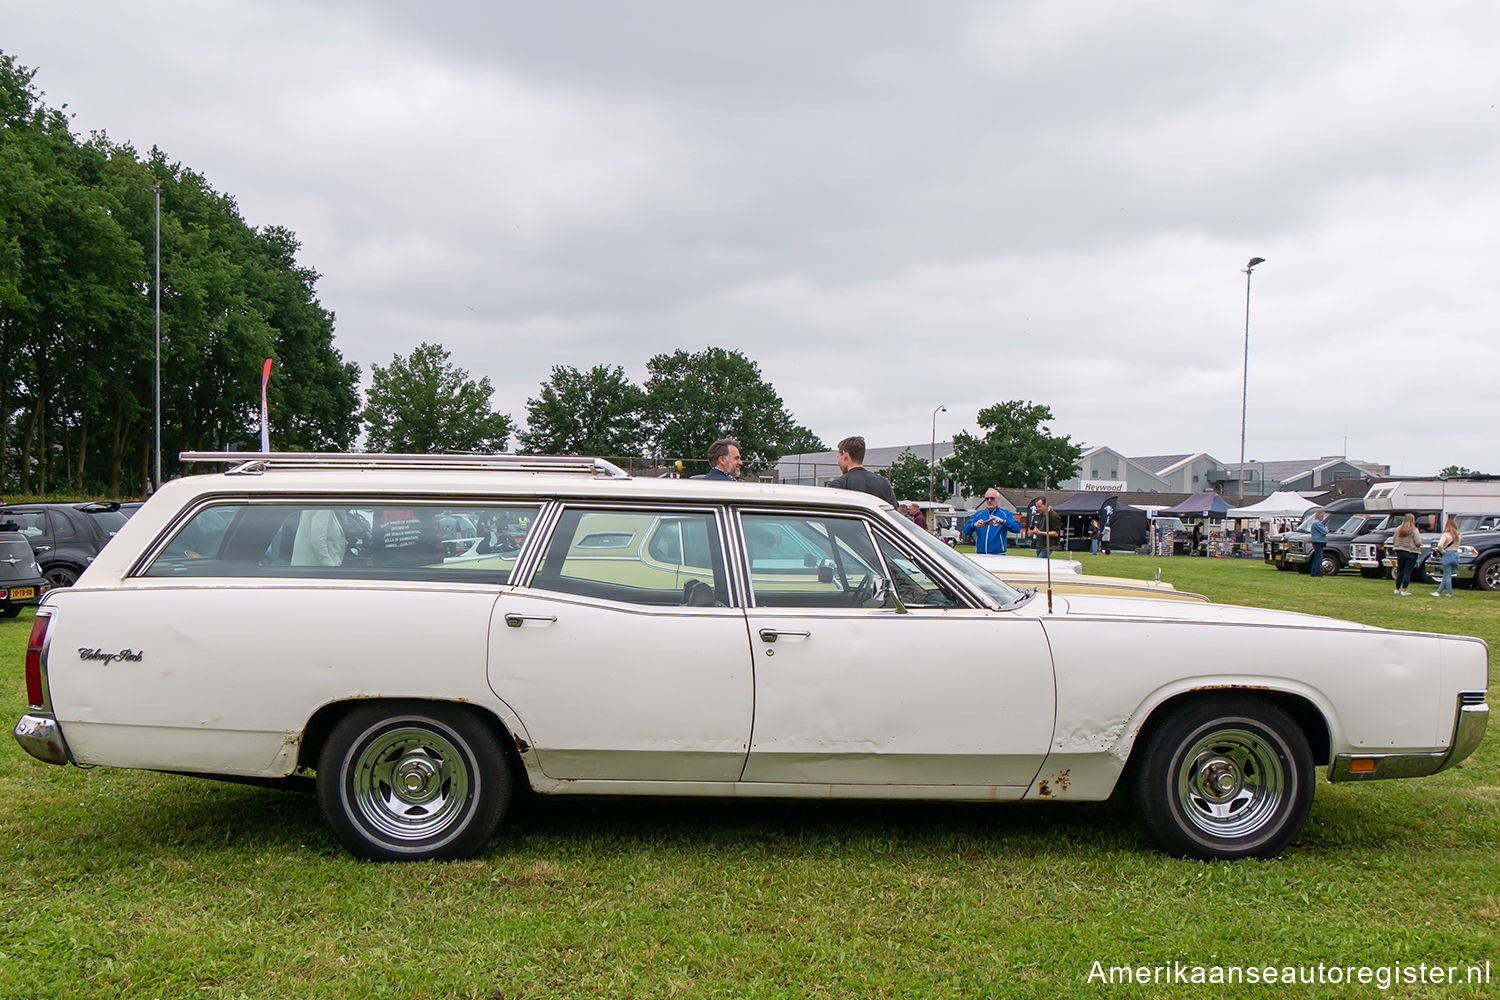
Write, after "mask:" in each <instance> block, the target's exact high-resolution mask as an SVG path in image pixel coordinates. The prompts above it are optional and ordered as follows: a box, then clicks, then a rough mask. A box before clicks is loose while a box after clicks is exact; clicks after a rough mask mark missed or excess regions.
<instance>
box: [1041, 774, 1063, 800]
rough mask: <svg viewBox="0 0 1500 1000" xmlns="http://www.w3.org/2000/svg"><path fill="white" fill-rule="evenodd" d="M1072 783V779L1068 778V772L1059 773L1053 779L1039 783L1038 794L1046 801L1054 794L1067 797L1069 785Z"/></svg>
mask: <svg viewBox="0 0 1500 1000" xmlns="http://www.w3.org/2000/svg"><path fill="white" fill-rule="evenodd" d="M1070 783H1071V779H1070V778H1069V776H1068V772H1067V771H1066V770H1063V771H1059V772H1058V773H1057V774H1055V775H1053V776H1052V777H1050V778H1043V779H1042V780H1041V781H1039V782H1037V786H1036V793H1037V795H1038V796H1040V797H1041V798H1044V799H1049V798H1051V797H1052V796H1053V794H1054V793H1055V794H1057V795H1066V794H1068V785H1069V784H1070Z"/></svg>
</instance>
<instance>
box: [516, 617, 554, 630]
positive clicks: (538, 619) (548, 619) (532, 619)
mask: <svg viewBox="0 0 1500 1000" xmlns="http://www.w3.org/2000/svg"><path fill="white" fill-rule="evenodd" d="M555 621H557V616H556V615H517V614H507V615H506V616H505V624H507V625H509V626H510V627H511V628H520V627H521V626H522V625H525V624H526V623H527V622H541V623H542V624H543V625H551V624H552V623H553V622H555Z"/></svg>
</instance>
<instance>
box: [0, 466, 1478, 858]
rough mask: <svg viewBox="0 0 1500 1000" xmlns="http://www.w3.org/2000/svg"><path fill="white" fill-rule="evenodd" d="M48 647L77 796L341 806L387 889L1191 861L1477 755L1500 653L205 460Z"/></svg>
mask: <svg viewBox="0 0 1500 1000" xmlns="http://www.w3.org/2000/svg"><path fill="white" fill-rule="evenodd" d="M184 457H187V458H191V459H193V460H197V461H208V460H214V461H220V462H228V461H233V462H237V463H240V464H238V465H236V466H235V467H233V468H231V469H230V470H229V471H228V472H225V473H223V474H220V475H208V476H194V477H189V478H185V479H179V480H177V481H175V482H171V483H168V484H166V485H164V486H163V487H162V488H161V489H160V490H159V491H158V492H157V494H156V495H155V496H154V497H152V498H151V500H150V501H149V502H147V503H146V505H145V506H144V508H142V510H141V511H140V513H138V514H137V515H136V516H135V517H134V518H132V519H131V520H130V521H129V522H128V523H127V524H126V525H125V526H124V527H123V528H121V529H120V532H119V534H118V535H117V536H116V538H115V539H114V540H113V541H112V542H110V544H109V545H108V546H107V547H106V548H105V549H104V551H103V552H102V553H101V554H100V555H99V556H98V557H97V558H96V559H95V560H94V562H93V564H92V565H91V566H89V568H88V569H87V570H86V571H85V572H84V574H83V575H82V576H81V577H80V578H79V580H78V582H77V584H76V585H74V586H72V587H69V588H66V589H62V590H54V591H52V592H51V593H50V594H48V595H47V597H46V599H45V601H44V602H43V604H42V606H41V607H40V608H39V610H38V612H37V617H36V622H35V627H34V628H33V630H32V633H31V638H30V640H29V643H28V647H27V651H26V683H27V694H28V699H29V701H30V703H31V709H30V711H29V713H28V714H27V715H25V716H24V717H23V718H22V719H21V720H20V722H19V723H18V724H17V725H16V728H15V736H16V738H17V740H19V742H20V744H21V745H22V746H23V747H24V748H25V749H26V750H27V751H28V752H29V753H30V754H31V755H32V756H34V757H37V758H38V759H40V760H43V761H47V762H50V763H54V764H64V763H69V762H71V763H73V764H78V765H84V766H92V765H109V766H114V767H131V768H146V769H150V770H156V771H169V772H179V773H188V774H196V775H202V776H207V777H216V778H224V779H229V780H253V781H261V782H265V781H275V780H278V779H287V780H288V781H290V780H295V779H301V780H304V781H305V779H306V776H307V774H308V773H309V772H315V773H316V787H317V792H318V796H319V800H320V803H321V806H322V810H323V813H324V815H325V817H326V818H327V821H328V824H329V826H330V827H331V828H332V830H333V832H334V833H335V835H336V836H337V837H338V839H339V840H340V841H341V842H342V843H343V844H344V845H345V847H347V848H348V849H349V850H350V851H352V852H353V853H355V854H357V855H360V856H362V857H366V858H374V859H388V860H414V859H428V858H458V857H464V856H466V855H469V854H472V853H474V852H475V851H477V850H479V849H480V848H481V847H482V846H483V845H484V844H485V842H486V841H487V840H488V838H489V837H490V836H491V834H492V833H493V832H494V830H495V828H496V825H497V824H498V823H499V822H500V821H501V819H502V817H503V816H504V814H505V811H506V807H507V804H508V803H509V801H510V798H511V794H512V790H513V789H514V787H515V785H516V783H517V782H525V783H526V784H527V785H529V786H530V787H531V788H532V789H534V790H535V791H537V792H539V793H542V794H555V795H588V794H608V795H673V796H683V795H698V796H739V797H744V796H762V797H802V798H848V799H948V800H983V801H1001V800H1051V801H1066V800H1089V799H1095V800H1097V799H1104V798H1107V797H1108V796H1110V795H1111V793H1113V792H1114V790H1115V788H1116V787H1117V785H1119V784H1120V783H1121V778H1122V777H1123V776H1125V775H1126V774H1127V773H1128V774H1129V775H1130V777H1131V779H1132V780H1131V781H1130V782H1129V788H1130V795H1131V797H1132V799H1133V802H1134V805H1135V808H1136V810H1137V812H1138V814H1139V816H1140V819H1141V821H1142V823H1143V824H1144V827H1145V829H1146V830H1147V831H1148V832H1149V833H1150V834H1151V835H1152V836H1153V837H1154V838H1155V840H1156V841H1157V842H1159V843H1160V844H1161V845H1162V847H1164V848H1165V849H1166V850H1168V851H1170V852H1172V853H1175V854H1179V855H1185V856H1190V857H1197V858H1238V857H1246V856H1256V857H1263V856H1267V855H1272V854H1275V853H1276V852H1278V851H1280V850H1281V849H1282V848H1283V847H1285V846H1286V844H1287V843H1288V842H1290V841H1291V840H1292V839H1293V838H1294V837H1295V836H1296V835H1297V832H1298V830H1299V829H1300V828H1301V826H1302V823H1303V821H1304V819H1305V818H1306V816H1307V814H1308V810H1309V808H1310V807H1311V804H1312V797H1313V786H1314V785H1315V783H1316V781H1317V770H1316V769H1317V768H1320V767H1321V768H1326V774H1327V776H1328V778H1329V780H1331V781H1362V780H1370V779H1379V778H1405V777H1416V776H1421V775H1429V774H1434V773H1436V772H1438V771H1441V770H1444V769H1445V768H1448V767H1451V766H1453V765H1454V764H1456V763H1458V762H1459V761H1461V760H1463V759H1464V758H1465V757H1467V756H1468V755H1469V754H1470V753H1472V752H1473V751H1474V748H1475V747H1476V746H1477V745H1478V744H1479V741H1480V739H1481V737H1482V735H1483V733H1484V730H1485V725H1486V723H1487V721H1488V718H1489V709H1488V707H1487V705H1486V703H1485V689H1486V684H1487V680H1488V649H1487V648H1486V646H1485V644H1484V643H1483V642H1481V641H1480V640H1478V639H1469V638H1461V637H1453V636H1443V635H1427V634H1420V633H1414V632H1395V631H1388V630H1385V629H1378V628H1372V627H1368V626H1364V625H1357V624H1352V623H1349V622H1342V621H1335V620H1333V619H1329V618H1319V617H1314V616H1310V615H1301V614H1291V613H1286V612H1278V611H1264V610H1257V609H1253V608H1240V607H1227V606H1222V605H1215V604H1207V603H1185V602H1181V601H1177V602H1167V601H1156V600H1152V599H1143V598H1136V597H1111V596H1091V595H1077V594H1061V593H1054V594H1048V593H1046V592H1037V591H1031V590H1027V591H1018V590H1014V589H1012V588H1011V587H1009V586H1007V585H1006V584H1004V583H1003V582H1001V581H1000V580H998V579H997V578H995V577H994V576H993V575H991V574H990V573H987V572H985V571H984V570H983V569H982V568H980V567H979V566H977V565H976V564H975V563H974V562H973V561H972V560H970V559H968V558H966V557H964V556H962V555H959V554H956V553H954V552H953V551H951V550H950V549H949V548H948V547H947V546H946V545H944V544H942V543H941V542H939V541H937V540H936V539H934V538H933V537H932V536H930V535H928V534H926V533H925V532H922V531H919V530H916V529H914V528H913V527H912V526H911V524H910V522H909V521H907V520H906V519H905V518H902V517H899V516H897V515H896V514H895V512H894V511H893V510H892V509H891V508H889V507H887V506H884V505H882V504H881V503H880V502H879V501H877V500H876V499H874V498H872V497H868V496H866V495H864V494H862V493H850V492H844V491H841V490H831V489H814V488H806V487H783V486H771V485H759V484H750V483H714V482H706V481H679V480H659V479H632V478H630V477H629V476H626V475H625V474H624V473H622V472H620V470H618V469H616V468H615V467H613V466H611V465H609V464H608V463H604V462H599V461H597V460H592V459H562V458H526V457H516V456H395V455H391V456H385V455H295V454H269V455H193V456H184Z"/></svg>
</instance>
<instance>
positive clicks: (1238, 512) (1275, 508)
mask: <svg viewBox="0 0 1500 1000" xmlns="http://www.w3.org/2000/svg"><path fill="white" fill-rule="evenodd" d="M1321 506H1322V504H1316V503H1313V502H1312V501H1311V500H1309V499H1307V498H1306V497H1303V496H1299V495H1297V494H1296V493H1283V492H1282V491H1281V490H1277V491H1276V492H1275V493H1272V494H1271V495H1270V496H1268V497H1266V498H1265V499H1264V500H1262V501H1261V502H1260V503H1255V504H1251V505H1250V506H1248V507H1231V508H1229V513H1227V514H1225V515H1224V516H1225V517H1235V518H1240V517H1253V518H1256V519H1257V520H1261V521H1269V520H1271V519H1272V518H1276V517H1283V518H1290V517H1301V516H1302V515H1303V514H1306V513H1307V512H1308V511H1310V510H1314V509H1316V508H1318V507H1321Z"/></svg>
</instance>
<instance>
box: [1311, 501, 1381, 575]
mask: <svg viewBox="0 0 1500 1000" xmlns="http://www.w3.org/2000/svg"><path fill="white" fill-rule="evenodd" d="M1389 517H1390V515H1388V514H1365V513H1361V512H1354V513H1345V514H1338V513H1335V514H1333V515H1330V516H1329V517H1328V542H1327V544H1326V545H1325V546H1324V547H1323V568H1322V569H1321V570H1319V572H1321V573H1322V574H1323V575H1324V576H1334V575H1336V574H1337V573H1338V571H1339V570H1341V569H1343V568H1344V567H1345V566H1348V565H1349V563H1350V561H1351V560H1352V559H1353V545H1354V539H1356V538H1358V537H1359V536H1360V535H1362V534H1364V533H1365V532H1368V531H1375V530H1378V529H1380V528H1382V527H1384V526H1385V523H1386V521H1387V520H1388V519H1389ZM1312 547H1313V546H1312V535H1311V534H1310V533H1309V532H1307V531H1300V530H1299V531H1294V532H1292V533H1291V534H1290V535H1288V536H1287V537H1286V564H1287V566H1288V567H1289V568H1291V569H1295V570H1298V571H1300V572H1303V573H1306V572H1309V571H1310V570H1311V569H1312V567H1311V566H1310V565H1309V560H1310V559H1311V558H1312Z"/></svg>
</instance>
